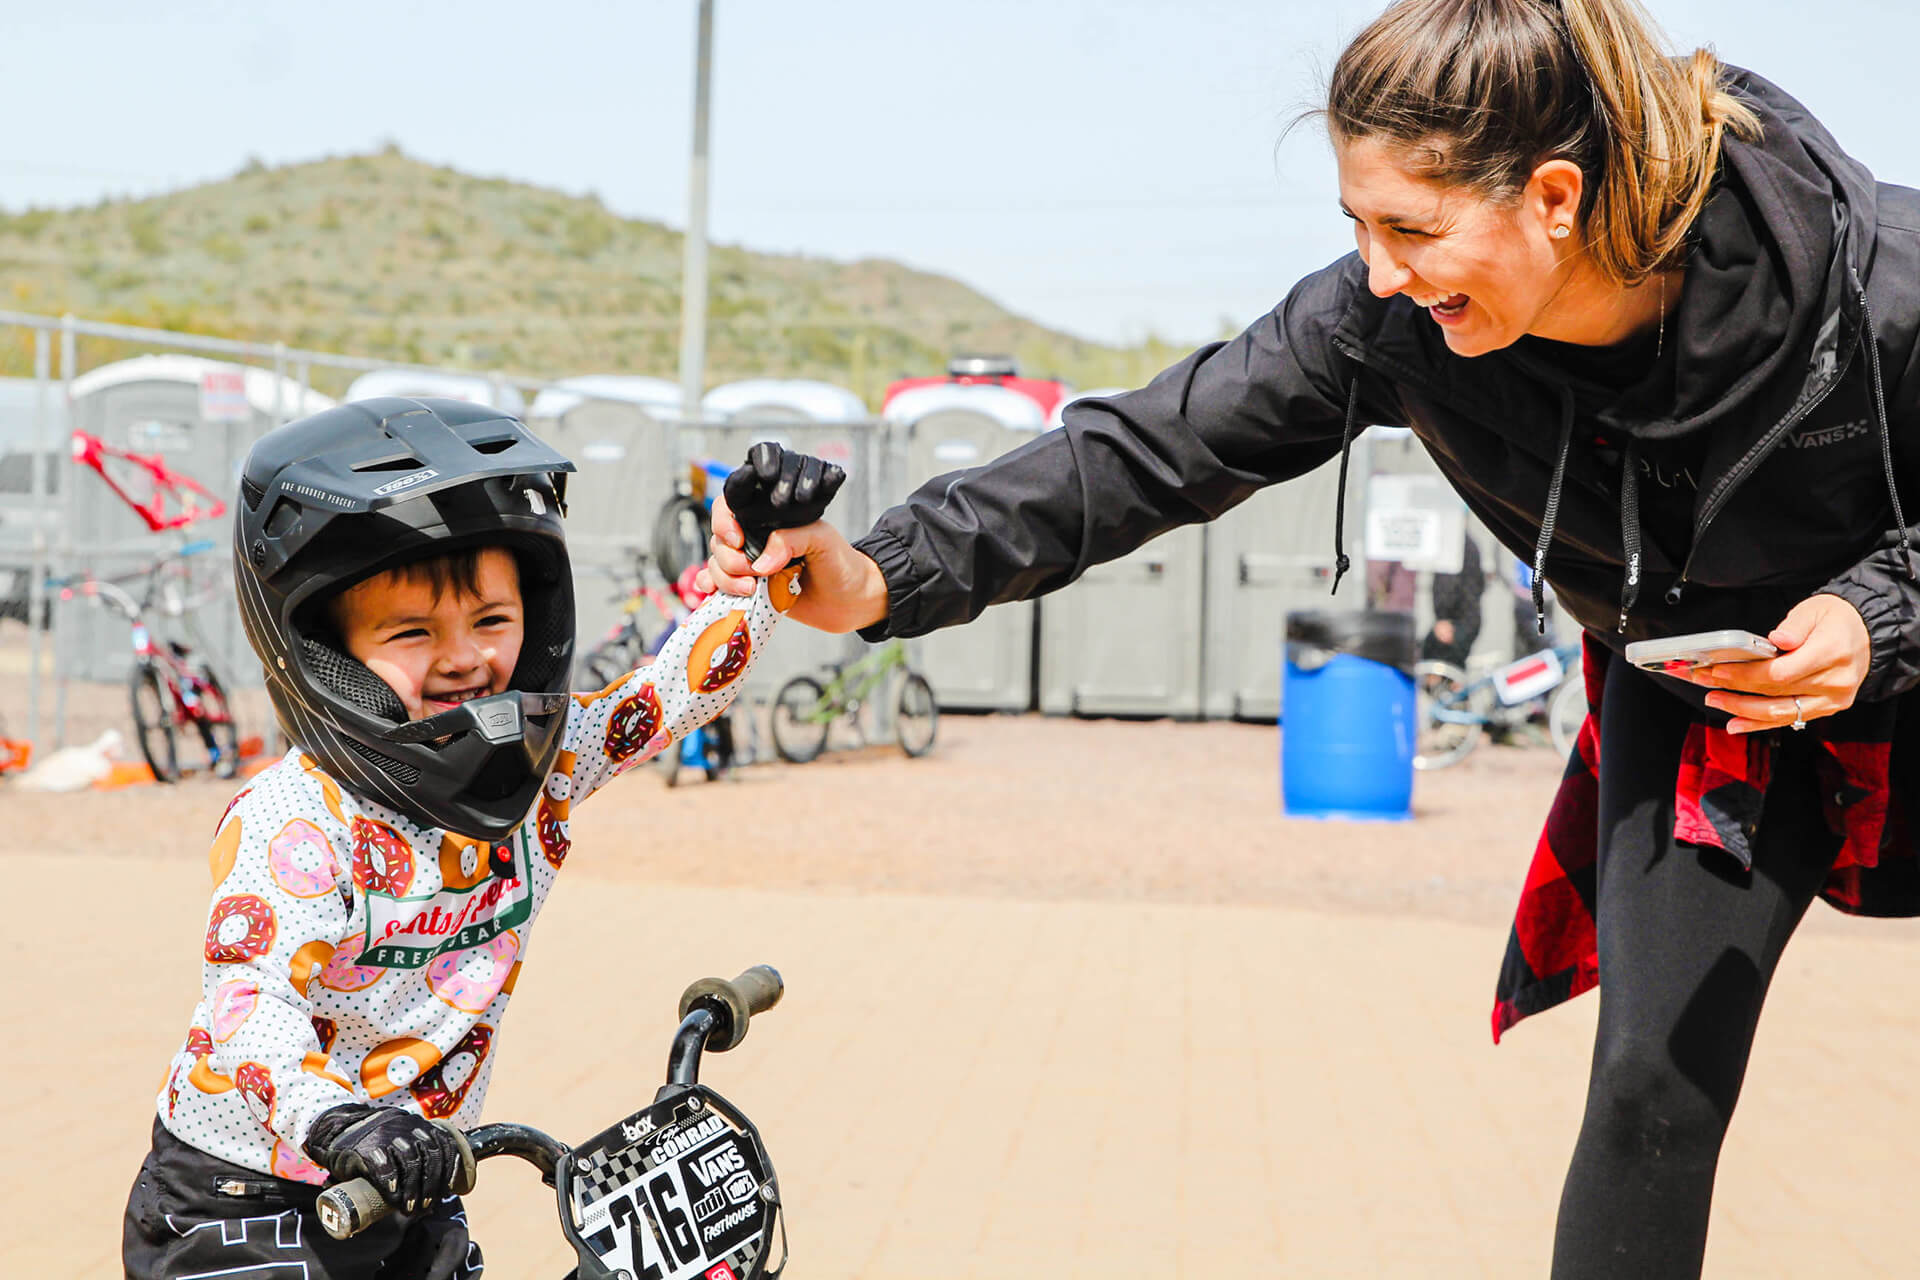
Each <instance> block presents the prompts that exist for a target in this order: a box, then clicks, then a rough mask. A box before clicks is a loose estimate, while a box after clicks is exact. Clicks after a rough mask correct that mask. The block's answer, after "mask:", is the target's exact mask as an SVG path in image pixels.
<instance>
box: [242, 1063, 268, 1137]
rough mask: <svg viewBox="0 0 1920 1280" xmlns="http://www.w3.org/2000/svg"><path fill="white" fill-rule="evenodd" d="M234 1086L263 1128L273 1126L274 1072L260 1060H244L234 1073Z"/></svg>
mask: <svg viewBox="0 0 1920 1280" xmlns="http://www.w3.org/2000/svg"><path fill="white" fill-rule="evenodd" d="M233 1087H234V1088H236V1089H238V1090H239V1091H240V1096H241V1097H242V1098H244V1099H245V1100H246V1103H247V1110H248V1112H249V1113H251V1114H252V1116H253V1118H254V1119H255V1120H258V1121H259V1122H260V1124H261V1126H262V1127H263V1128H268V1129H271V1128H272V1127H273V1073H272V1072H270V1071H268V1070H267V1069H266V1068H265V1067H264V1066H262V1065H261V1064H260V1063H258V1062H243V1063H241V1064H240V1065H239V1066H238V1067H237V1068H235V1070H234V1073H233Z"/></svg>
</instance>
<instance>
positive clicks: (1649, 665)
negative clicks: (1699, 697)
mask: <svg viewBox="0 0 1920 1280" xmlns="http://www.w3.org/2000/svg"><path fill="white" fill-rule="evenodd" d="M1779 652H1780V651H1779V650H1778V649H1776V648H1775V647H1774V646H1773V642H1772V641H1770V640H1768V639H1766V638H1765V637H1763V636H1757V635H1755V634H1753V632H1751V631H1741V630H1739V629H1738V628H1734V627H1729V628H1727V629H1725V630H1723V631H1696V632H1694V633H1693V634H1692V635H1685V636H1668V637H1667V638H1665V639H1664V640H1635V641H1634V642H1633V643H1632V644H1630V645H1628V646H1627V661H1628V662H1631V663H1632V664H1633V665H1634V666H1636V667H1640V668H1641V669H1643V670H1646V671H1675V670H1679V671H1691V670H1692V669H1693V668H1695V667H1704V666H1708V665H1710V664H1712V663H1715V662H1758V661H1759V660H1760V659H1762V658H1771V657H1773V656H1775V655H1776V654H1778V653H1779Z"/></svg>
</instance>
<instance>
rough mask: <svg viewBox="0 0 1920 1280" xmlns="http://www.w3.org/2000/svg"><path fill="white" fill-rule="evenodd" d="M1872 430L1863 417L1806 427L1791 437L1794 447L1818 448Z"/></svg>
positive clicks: (1871, 426) (1870, 424)
mask: <svg viewBox="0 0 1920 1280" xmlns="http://www.w3.org/2000/svg"><path fill="white" fill-rule="evenodd" d="M1872 430H1873V424H1872V423H1871V422H1869V421H1867V420H1866V419H1865V418H1861V419H1858V420H1857V421H1854V422H1843V423H1841V424H1840V425H1839V426H1837V427H1820V428H1818V429H1814V428H1811V427H1810V428H1808V429H1807V430H1805V431H1802V432H1801V433H1800V434H1799V435H1797V436H1795V437H1794V438H1793V447H1794V448H1796V449H1818V448H1821V447H1823V446H1825V445H1830V444H1839V443H1840V442H1841V441H1842V440H1852V439H1855V438H1856V437H1859V436H1864V435H1866V434H1867V433H1868V432H1870V431H1872Z"/></svg>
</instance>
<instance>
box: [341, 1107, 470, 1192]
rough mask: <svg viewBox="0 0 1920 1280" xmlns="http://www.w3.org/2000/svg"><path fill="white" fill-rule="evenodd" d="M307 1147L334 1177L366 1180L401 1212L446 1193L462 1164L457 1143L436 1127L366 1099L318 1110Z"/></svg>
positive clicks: (403, 1112)
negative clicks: (371, 1103) (366, 1101)
mask: <svg viewBox="0 0 1920 1280" xmlns="http://www.w3.org/2000/svg"><path fill="white" fill-rule="evenodd" d="M306 1151H307V1155H308V1156H309V1157H311V1158H312V1160H313V1161H314V1163H316V1164H318V1165H320V1166H321V1167H322V1168H323V1169H325V1170H326V1171H327V1172H329V1173H331V1174H333V1176H334V1177H336V1178H340V1179H343V1180H344V1179H348V1178H365V1179H366V1180H367V1181H369V1182H371V1183H372V1184H373V1185H374V1186H376V1187H378V1188H379V1189H380V1194H381V1195H382V1196H384V1197H386V1201H387V1203H388V1204H390V1205H392V1206H393V1207H394V1208H396V1209H399V1210H401V1211H402V1212H404V1213H412V1212H413V1211H414V1210H415V1209H417V1208H419V1207H420V1206H421V1205H424V1204H431V1203H432V1202H433V1201H434V1200H436V1199H438V1198H439V1197H441V1196H443V1195H445V1194H447V1192H448V1190H449V1189H450V1184H451V1183H452V1182H453V1179H454V1177H455V1176H456V1175H457V1174H458V1173H459V1171H460V1163H461V1157H460V1144H459V1142H458V1141H457V1140H456V1139H455V1138H454V1136H453V1135H452V1134H451V1133H449V1132H447V1131H446V1130H445V1129H443V1128H441V1127H440V1126H439V1125H436V1124H434V1123H433V1122H431V1121H429V1120H423V1119H421V1118H420V1117H419V1116H416V1115H413V1114H411V1113H409V1112H406V1111H400V1110H397V1109H396V1108H393V1107H371V1106H368V1105H367V1104H366V1103H364V1102H348V1103H344V1104H342V1105H341V1106H337V1107H332V1108H329V1109H328V1110H326V1111H322V1112H321V1113H320V1114H319V1116H317V1117H316V1118H315V1119H314V1122H313V1125H312V1127H311V1128H310V1129H308V1131H307V1143H306Z"/></svg>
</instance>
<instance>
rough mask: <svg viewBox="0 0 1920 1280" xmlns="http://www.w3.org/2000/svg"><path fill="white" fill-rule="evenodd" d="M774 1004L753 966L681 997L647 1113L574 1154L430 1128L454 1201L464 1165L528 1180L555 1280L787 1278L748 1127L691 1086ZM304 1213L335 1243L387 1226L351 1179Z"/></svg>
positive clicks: (480, 1132) (508, 1128)
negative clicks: (504, 1166) (443, 1145)
mask: <svg viewBox="0 0 1920 1280" xmlns="http://www.w3.org/2000/svg"><path fill="white" fill-rule="evenodd" d="M782 990H783V988H782V984H781V981H780V975H779V974H778V973H776V972H774V971H773V970H772V969H771V968H769V967H767V966H766V965H755V966H754V967H753V968H751V969H748V970H747V971H746V972H745V973H742V974H741V975H740V976H739V977H737V978H735V979H733V980H732V981H731V982H728V981H726V980H724V979H721V978H702V979H700V981H698V982H695V983H694V984H693V985H692V986H689V987H688V988H687V989H686V992H685V993H684V994H683V995H681V997H680V1027H679V1029H678V1030H677V1031H675V1032H674V1035H673V1047H672V1048H671V1050H669V1052H668V1055H667V1082H666V1083H665V1084H664V1085H662V1086H661V1087H660V1090H659V1092H658V1093H656V1094H655V1095H654V1099H653V1105H651V1106H649V1107H646V1108H644V1109H642V1110H640V1111H636V1112H635V1113H634V1114H632V1115H631V1116H628V1117H627V1118H626V1119H625V1120H622V1121H620V1122H619V1123H618V1124H615V1125H614V1126H613V1127H612V1128H610V1129H607V1130H605V1131H604V1132H602V1133H599V1134H596V1135H595V1136H594V1137H592V1138H589V1139H587V1141H585V1142H583V1143H581V1144H580V1145H578V1146H576V1147H569V1146H567V1144H566V1143H564V1142H561V1141H559V1140H557V1139H555V1138H553V1137H551V1136H549V1135H548V1134H545V1133H542V1132H541V1131H540V1130H538V1129H535V1128H533V1127H531V1126H529V1125H521V1124H487V1125H481V1126H480V1127H479V1128H477V1129H472V1130H468V1131H466V1132H464V1133H463V1132H462V1131H460V1130H458V1129H454V1128H453V1126H451V1125H446V1122H445V1121H436V1123H439V1124H442V1125H446V1127H447V1128H449V1129H451V1130H452V1131H453V1133H454V1134H455V1135H456V1136H457V1137H459V1139H460V1143H461V1148H462V1159H461V1167H460V1170H459V1173H458V1176H457V1177H456V1178H455V1181H454V1185H453V1190H454V1192H455V1193H457V1194H462V1195H464V1194H465V1193H467V1192H468V1191H471V1190H473V1186H474V1181H475V1176H476V1168H475V1167H476V1165H477V1164H478V1163H479V1162H480V1161H482V1160H487V1159H491V1158H492V1157H494V1156H503V1155H507V1156H518V1157H519V1158H520V1159H522V1160H525V1161H526V1162H527V1163H528V1164H531V1165H532V1166H533V1167H534V1168H536V1169H538V1170H539V1171H540V1176H541V1180H542V1181H543V1182H545V1183H546V1184H547V1185H548V1186H550V1187H552V1188H554V1191H555V1192H556V1194H557V1197H558V1200H559V1209H560V1232H561V1234H562V1235H564V1236H565V1237H566V1239H567V1243H568V1244H570V1245H572V1246H573V1250H574V1254H575V1256H576V1257H577V1258H578V1260H579V1265H578V1267H577V1268H576V1269H575V1270H574V1271H572V1272H570V1273H569V1275H568V1280H774V1278H775V1277H777V1276H779V1274H780V1272H781V1270H782V1269H783V1268H785V1266H786V1265H787V1238H786V1225H785V1222H784V1220H783V1218H782V1217H781V1211H780V1184H779V1182H778V1181H777V1180H776V1179H775V1177H774V1173H773V1165H772V1163H771V1161H769V1160H768V1158H767V1151H766V1147H765V1146H764V1145H763V1144H762V1143H761V1141H760V1134H759V1132H758V1131H757V1130H756V1129H755V1128H754V1127H753V1125H752V1123H750V1122H749V1121H748V1120H747V1118H746V1116H744V1115H742V1114H741V1113H740V1111H739V1109H738V1108H736V1107H735V1106H734V1105H733V1104H732V1103H730V1102H728V1101H727V1100H726V1099H725V1098H722V1097H721V1096H720V1095H719V1094H717V1093H715V1092H714V1091H713V1090H711V1089H709V1088H707V1087H706V1086H705V1085H703V1084H701V1083H700V1055H701V1053H702V1051H704V1050H712V1051H713V1052H715V1053H724V1052H725V1051H727V1050H728V1049H732V1048H734V1047H735V1046H737V1045H738V1044H739V1043H740V1042H741V1041H742V1040H743V1039H745V1038H746V1034H747V1023H748V1019H749V1018H750V1017H751V1016H752V1015H753V1014H756V1013H764V1012H766V1011H767V1010H768V1009H771V1008H772V1007H773V1006H774V1005H776V1004H778V1003H779V1001H780V996H781V993H782ZM315 1207H316V1210H317V1212H318V1214H319V1217H320V1225H321V1226H322V1227H323V1228H325V1229H326V1231H327V1234H329V1235H331V1236H333V1237H334V1238H335V1239H336V1240H345V1239H346V1238H347V1237H349V1236H351V1235H353V1234H355V1233H356V1232H359V1231H362V1230H364V1229H366V1228H367V1227H368V1226H371V1225H372V1224H373V1223H375V1222H378V1221H379V1220H380V1219H381V1218H384V1217H385V1216H386V1215H387V1214H389V1213H391V1212H392V1208H391V1206H389V1205H388V1204H387V1202H386V1199H385V1198H384V1197H382V1196H381V1194H380V1192H379V1190H378V1189H377V1188H376V1187H374V1185H373V1184H372V1183H371V1182H368V1181H367V1180H366V1179H364V1178H355V1179H353V1180H352V1181H349V1182H343V1183H341V1184H339V1185H337V1186H333V1187H329V1188H328V1189H327V1190H325V1191H323V1192H322V1193H321V1194H320V1198H319V1200H318V1202H317V1203H316V1206H315ZM776 1236H777V1237H778V1247H779V1255H778V1257H777V1258H774V1257H771V1256H770V1255H771V1254H772V1250H773V1247H774V1244H775V1237H776Z"/></svg>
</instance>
